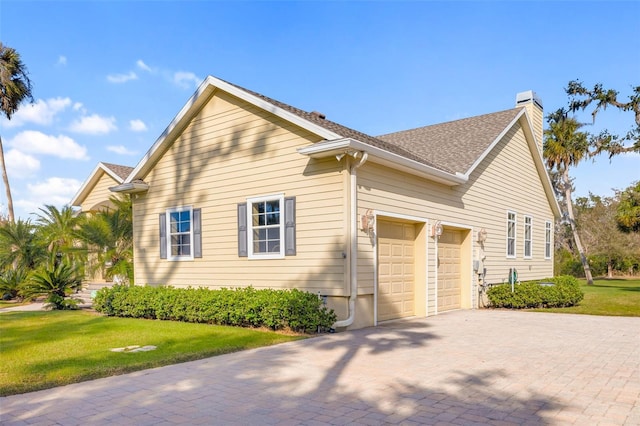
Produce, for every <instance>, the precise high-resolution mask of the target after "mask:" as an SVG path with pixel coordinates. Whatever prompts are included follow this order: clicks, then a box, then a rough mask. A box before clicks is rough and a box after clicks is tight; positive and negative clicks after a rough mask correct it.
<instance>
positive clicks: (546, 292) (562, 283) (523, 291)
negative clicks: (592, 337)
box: [487, 275, 584, 309]
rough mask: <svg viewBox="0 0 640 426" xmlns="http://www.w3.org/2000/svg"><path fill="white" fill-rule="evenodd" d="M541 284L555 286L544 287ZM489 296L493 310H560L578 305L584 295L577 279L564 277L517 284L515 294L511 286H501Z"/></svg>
mask: <svg viewBox="0 0 640 426" xmlns="http://www.w3.org/2000/svg"><path fill="white" fill-rule="evenodd" d="M540 282H550V283H553V284H554V285H550V286H543V285H540ZM487 296H488V297H489V301H490V302H491V307H493V308H511V309H523V308H560V307H565V306H574V305H576V304H578V303H579V302H580V301H581V300H582V298H583V297H584V293H583V292H582V289H581V288H580V284H579V283H578V280H577V279H576V278H574V277H572V276H568V275H563V276H558V277H554V278H548V279H545V280H542V281H526V282H522V283H519V284H515V286H514V291H513V292H512V291H511V284H501V285H498V286H495V287H493V288H491V289H489V291H488V292H487Z"/></svg>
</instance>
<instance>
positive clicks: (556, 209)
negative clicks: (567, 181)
mask: <svg viewBox="0 0 640 426" xmlns="http://www.w3.org/2000/svg"><path fill="white" fill-rule="evenodd" d="M523 111H524V117H523V119H524V120H525V122H526V125H524V126H522V127H523V129H524V133H525V137H526V139H527V145H528V146H529V151H531V156H532V157H533V162H534V163H535V165H536V170H537V171H538V176H540V180H541V181H542V186H543V187H544V191H545V192H546V194H547V199H548V200H549V204H550V205H551V210H553V214H554V216H555V217H556V218H559V217H560V216H562V212H561V210H560V204H559V203H558V199H557V198H556V195H555V191H554V190H553V184H552V183H551V178H550V177H549V173H548V172H547V168H546V166H545V161H544V158H543V157H542V153H541V152H540V150H539V149H538V144H537V143H536V138H535V135H534V134H533V124H532V123H531V119H530V118H529V114H527V111H526V108H523Z"/></svg>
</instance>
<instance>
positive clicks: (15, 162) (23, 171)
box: [4, 148, 40, 179]
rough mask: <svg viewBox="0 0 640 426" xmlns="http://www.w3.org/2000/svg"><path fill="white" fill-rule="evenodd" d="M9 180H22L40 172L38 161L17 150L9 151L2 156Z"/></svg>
mask: <svg viewBox="0 0 640 426" xmlns="http://www.w3.org/2000/svg"><path fill="white" fill-rule="evenodd" d="M4 159H5V163H6V165H7V174H8V175H9V179H11V178H16V179H24V178H27V177H29V176H31V175H33V174H34V173H35V172H37V171H38V170H40V160H38V159H37V158H35V157H33V156H31V155H29V154H25V153H23V152H21V151H18V150H17V149H15V148H13V149H10V150H9V151H8V152H7V153H6V154H5V155H4Z"/></svg>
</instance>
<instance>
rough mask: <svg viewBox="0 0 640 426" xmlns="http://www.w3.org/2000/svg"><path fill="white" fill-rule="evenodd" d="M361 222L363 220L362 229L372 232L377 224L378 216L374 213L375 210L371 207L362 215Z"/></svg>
mask: <svg viewBox="0 0 640 426" xmlns="http://www.w3.org/2000/svg"><path fill="white" fill-rule="evenodd" d="M360 220H361V222H362V224H361V225H362V227H361V229H362V231H364V232H366V233H368V234H370V233H371V232H373V230H374V229H375V226H376V217H375V215H374V214H373V210H371V209H369V210H367V212H366V213H365V214H363V215H362V217H361V218H360Z"/></svg>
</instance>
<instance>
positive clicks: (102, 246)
mask: <svg viewBox="0 0 640 426" xmlns="http://www.w3.org/2000/svg"><path fill="white" fill-rule="evenodd" d="M111 202H112V203H113V205H114V206H115V207H116V208H115V210H106V211H101V212H98V213H96V214H94V215H91V216H85V217H84V219H83V221H82V223H81V225H80V227H79V229H78V231H77V232H76V236H77V237H78V238H79V239H80V240H81V241H82V242H83V243H84V245H85V247H86V249H87V251H88V253H89V254H91V256H90V257H89V260H90V261H89V268H88V269H89V271H90V272H93V273H95V272H97V271H98V270H103V271H104V273H105V275H106V277H108V278H111V279H120V280H123V281H128V282H130V283H131V282H133V222H132V208H131V200H130V199H129V198H128V197H127V198H124V199H118V198H115V197H111Z"/></svg>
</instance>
